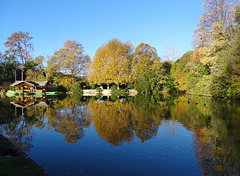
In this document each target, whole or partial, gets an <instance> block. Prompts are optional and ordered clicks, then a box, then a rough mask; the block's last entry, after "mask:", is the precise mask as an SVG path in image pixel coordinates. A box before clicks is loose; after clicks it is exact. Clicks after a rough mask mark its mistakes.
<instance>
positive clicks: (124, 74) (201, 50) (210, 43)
mask: <svg viewBox="0 0 240 176" xmlns="http://www.w3.org/2000/svg"><path fill="white" fill-rule="evenodd" d="M239 9H240V6H239V2H238V3H237V2H236V1H234V0H205V1H204V3H203V12H202V16H201V17H200V18H199V22H198V26H197V28H196V29H195V30H194V33H193V50H191V51H188V52H187V53H185V54H184V55H183V56H182V57H180V58H178V55H179V53H178V51H177V50H176V48H175V47H172V46H170V45H169V46H168V47H167V48H166V49H165V52H164V54H163V57H164V58H167V59H165V60H162V59H161V57H159V55H158V53H157V51H156V49H155V48H154V47H152V46H151V45H149V44H147V43H141V44H139V45H138V46H137V47H136V48H135V49H134V48H133V45H132V43H131V42H130V41H127V42H125V43H124V42H122V41H121V40H119V39H112V40H110V41H109V42H108V43H105V44H103V45H102V46H100V47H99V48H98V49H97V51H96V53H95V55H94V57H93V58H92V59H90V57H89V56H88V55H87V54H85V51H84V48H83V46H82V44H80V43H79V42H77V41H75V40H67V41H66V42H65V43H64V46H63V47H62V48H61V49H59V50H57V51H55V52H54V54H53V55H52V56H47V57H46V58H45V57H43V56H38V57H36V58H32V52H33V50H34V48H33V44H32V43H31V41H32V37H31V36H30V34H29V33H28V32H25V33H24V32H21V31H19V32H15V33H13V34H12V35H11V36H10V37H8V39H7V41H6V42H5V43H4V44H5V46H6V48H7V50H6V51H5V52H4V53H3V54H1V63H0V67H1V72H0V80H1V84H2V85H9V82H11V81H13V80H14V74H16V73H18V74H17V75H19V73H20V70H24V78H25V80H35V79H37V80H49V81H50V82H52V83H56V84H58V85H59V86H62V87H63V88H64V89H65V90H70V89H71V87H72V86H73V85H75V84H76V83H78V85H79V86H81V88H96V87H97V86H99V85H103V86H105V87H106V88H109V87H110V86H112V85H115V86H117V88H118V89H119V88H135V89H136V90H137V91H138V92H139V93H144V94H149V93H154V94H159V93H163V92H168V93H176V92H186V93H189V94H196V95H206V96H215V97H233V98H240V81H239V80H240V42H239V41H240V15H239V13H240V10H239ZM170 58H171V59H170ZM44 63H46V64H44ZM79 82H81V83H79Z"/></svg>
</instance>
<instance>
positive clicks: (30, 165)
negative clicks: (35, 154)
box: [0, 135, 47, 176]
mask: <svg viewBox="0 0 240 176" xmlns="http://www.w3.org/2000/svg"><path fill="white" fill-rule="evenodd" d="M0 175H2V176H9V175H11V176H33V175H34V176H38V175H41V176H42V175H47V174H46V173H44V170H43V169H42V168H41V167H40V166H39V165H38V164H36V163H35V162H33V161H32V160H31V159H30V158H28V157H27V155H26V154H25V153H23V152H21V151H19V150H18V149H16V148H15V147H14V146H13V145H12V144H11V143H10V142H9V140H8V139H6V138H5V137H3V136H2V135H0Z"/></svg>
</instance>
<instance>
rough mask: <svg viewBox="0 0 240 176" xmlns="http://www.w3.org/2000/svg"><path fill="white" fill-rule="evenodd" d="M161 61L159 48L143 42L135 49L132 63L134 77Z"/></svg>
mask: <svg viewBox="0 0 240 176" xmlns="http://www.w3.org/2000/svg"><path fill="white" fill-rule="evenodd" d="M158 63H160V57H158V55H157V50H156V49H155V48H153V47H151V46H150V45H149V44H145V43H141V44H140V45H138V46H137V47H136V49H135V51H134V57H133V60H132V63H131V68H132V75H133V77H137V76H139V75H140V74H141V73H143V72H144V71H145V70H150V71H151V70H153V69H154V68H155V66H156V64H158Z"/></svg>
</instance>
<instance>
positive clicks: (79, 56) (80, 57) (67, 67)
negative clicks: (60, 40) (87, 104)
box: [47, 40, 90, 80]
mask: <svg viewBox="0 0 240 176" xmlns="http://www.w3.org/2000/svg"><path fill="white" fill-rule="evenodd" d="M84 52H85V51H84V49H83V46H82V44H80V43H78V42H77V41H75V40H67V41H66V42H65V43H64V46H63V48H61V49H59V50H58V51H56V52H54V55H53V56H52V57H50V58H49V59H48V61H47V63H48V68H47V71H48V74H49V76H50V75H52V74H54V73H53V72H54V71H55V72H57V71H62V72H63V73H65V74H70V75H71V76H72V79H74V80H75V79H76V77H82V76H83V73H84V70H85V69H86V68H87V67H88V66H89V63H90V57H89V56H88V55H87V54H84Z"/></svg>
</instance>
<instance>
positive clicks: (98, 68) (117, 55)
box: [88, 39, 132, 88]
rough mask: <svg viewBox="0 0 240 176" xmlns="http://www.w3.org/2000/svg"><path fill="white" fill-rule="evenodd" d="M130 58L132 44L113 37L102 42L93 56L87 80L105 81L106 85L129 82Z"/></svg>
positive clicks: (94, 81)
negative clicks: (104, 42)
mask: <svg viewBox="0 0 240 176" xmlns="http://www.w3.org/2000/svg"><path fill="white" fill-rule="evenodd" d="M131 59H132V44H131V43H130V42H126V43H123V42H122V41H121V40H118V39H113V40H110V41H109V42H108V43H107V44H103V45H102V46H101V47H100V48H98V50H97V51H96V53H95V55H94V57H93V63H92V67H91V68H92V72H91V73H90V75H89V78H88V79H89V82H92V83H105V84H107V85H108V88H109V84H111V83H115V84H116V85H117V86H118V87H119V85H120V84H127V83H129V82H131V80H132V79H131V74H130V63H131Z"/></svg>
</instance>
